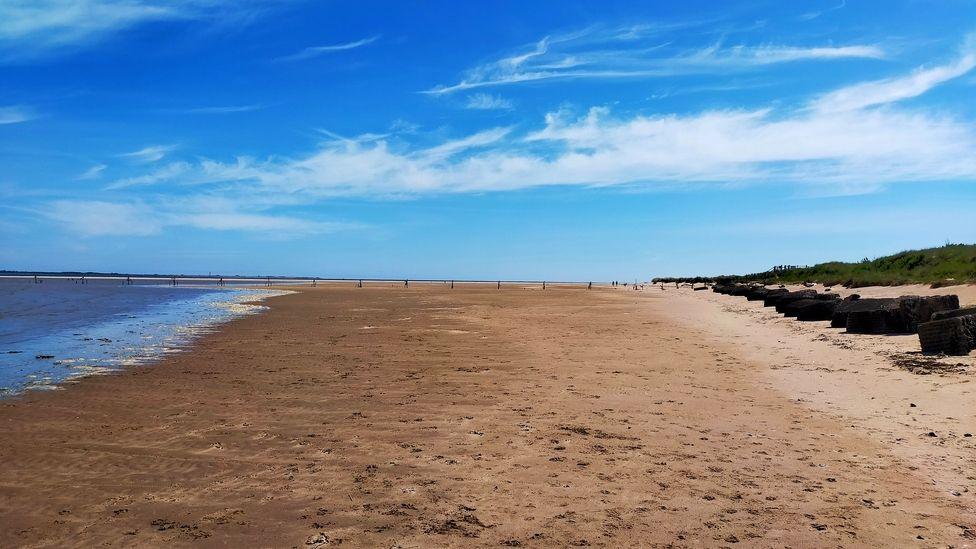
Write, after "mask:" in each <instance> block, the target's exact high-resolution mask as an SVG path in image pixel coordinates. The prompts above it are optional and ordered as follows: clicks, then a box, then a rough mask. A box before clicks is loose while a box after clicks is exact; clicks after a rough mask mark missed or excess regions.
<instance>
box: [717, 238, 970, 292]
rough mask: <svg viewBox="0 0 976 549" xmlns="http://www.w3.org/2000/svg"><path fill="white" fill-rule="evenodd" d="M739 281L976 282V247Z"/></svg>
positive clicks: (790, 270) (911, 253)
mask: <svg viewBox="0 0 976 549" xmlns="http://www.w3.org/2000/svg"><path fill="white" fill-rule="evenodd" d="M736 278H739V279H741V280H760V281H763V282H766V283H767V284H769V283H776V284H786V283H791V282H793V283H795V282H822V283H824V284H828V285H844V286H848V287H853V288H857V287H861V286H894V285H898V284H913V283H916V284H917V283H922V284H933V285H948V284H961V283H964V282H976V245H974V244H946V245H945V246H942V247H940V248H927V249H925V250H910V251H907V252H901V253H897V254H894V255H889V256H885V257H879V258H877V259H874V260H870V259H868V258H864V259H863V260H861V261H859V262H857V263H842V262H839V261H832V262H829V263H821V264H819V265H814V266H812V267H794V268H788V269H782V270H772V271H768V272H765V273H756V274H753V275H746V276H741V277H736Z"/></svg>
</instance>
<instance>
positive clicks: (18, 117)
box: [0, 105, 38, 125]
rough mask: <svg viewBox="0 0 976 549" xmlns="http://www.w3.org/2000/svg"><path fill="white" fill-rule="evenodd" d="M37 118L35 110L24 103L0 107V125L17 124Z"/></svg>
mask: <svg viewBox="0 0 976 549" xmlns="http://www.w3.org/2000/svg"><path fill="white" fill-rule="evenodd" d="M35 118H38V114H37V111H35V110H34V109H33V108H31V107H27V106H25V105H9V106H6V107H0V125H4V124H19V123H21V122H27V121H29V120H34V119H35Z"/></svg>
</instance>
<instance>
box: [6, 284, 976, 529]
mask: <svg viewBox="0 0 976 549" xmlns="http://www.w3.org/2000/svg"><path fill="white" fill-rule="evenodd" d="M878 291H879V292H883V291H892V290H891V289H887V290H878ZM942 291H943V292H945V291H953V289H948V290H942ZM967 291H970V290H968V289H967ZM861 293H862V294H864V295H868V293H867V292H863V291H862V292H861ZM901 293H905V292H901ZM970 295H971V294H970ZM968 300H969V301H970V302H972V301H974V300H973V299H968ZM269 304H270V305H271V310H270V311H268V312H266V313H264V314H262V315H259V316H254V317H248V318H243V319H240V320H236V321H234V322H232V323H230V324H229V325H227V326H226V327H225V329H223V330H220V331H219V332H217V333H215V334H211V335H208V336H206V337H204V338H203V339H202V340H201V341H199V342H198V344H197V345H196V346H195V348H194V349H193V351H192V352H189V353H183V354H179V355H176V356H173V357H170V358H168V359H167V360H165V361H164V362H163V363H161V364H158V365H156V366H153V367H147V368H138V369H132V370H129V371H127V372H124V373H121V374H118V375H112V376H104V377H95V378H89V379H85V380H83V381H81V382H78V383H75V384H72V385H70V386H69V387H67V388H66V389H65V390H62V391H55V392H49V393H31V394H28V395H25V396H22V397H19V398H16V399H13V400H8V401H3V402H2V403H0V430H2V432H0V436H2V440H3V443H2V445H0V463H2V466H3V475H2V480H0V546H2V547H21V546H47V547H74V546H83V547H91V546H96V545H129V546H147V545H193V546H232V547H324V546H330V545H332V544H339V543H342V544H343V545H351V546H370V547H393V546H402V547H431V546H452V545H477V546H498V545H509V546H517V545H521V546H538V547H547V546H553V545H557V546H566V545H607V546H624V545H626V546H646V547H657V546H660V547H667V546H676V547H685V546H687V547H701V546H736V547H738V546H760V547H783V546H790V547H822V546H844V547H857V546H864V547H947V546H954V547H968V546H973V545H976V511H974V509H976V499H974V492H976V467H974V465H976V462H974V458H976V443H974V438H976V437H966V436H964V435H965V433H970V432H976V402H974V401H973V398H972V396H973V395H972V394H971V390H972V389H971V380H972V376H971V372H972V371H976V365H974V364H973V358H972V357H967V358H962V359H954V361H952V362H953V363H961V364H962V366H961V367H959V368H958V369H959V370H961V371H953V370H954V369H953V368H946V369H943V370H940V372H941V373H936V374H930V375H919V374H918V373H913V372H911V371H909V370H907V369H904V368H903V367H900V366H898V365H897V364H898V363H899V360H900V359H901V358H903V356H902V355H908V356H909V357H911V358H917V357H916V356H915V355H912V354H911V350H912V349H917V343H914V344H913V342H912V341H911V338H910V337H908V336H895V337H883V336H847V335H845V334H842V333H839V332H838V331H836V330H834V331H831V330H830V329H829V328H826V327H825V326H824V324H825V323H803V324H801V323H797V322H795V321H788V320H784V319H781V318H779V317H777V316H776V315H774V314H773V313H771V312H770V311H768V310H763V309H762V307H761V305H760V304H757V303H747V302H746V301H745V300H744V299H742V298H732V297H729V296H720V295H716V294H712V293H710V292H691V291H690V290H669V291H660V290H658V289H650V288H649V289H647V290H646V291H643V292H635V291H630V290H625V289H619V290H611V289H594V290H592V291H586V290H584V289H567V288H550V289H549V290H546V291H542V290H540V289H538V288H533V289H527V288H517V287H508V288H505V287H503V289H502V290H496V289H495V288H494V286H491V287H459V288H457V289H455V290H453V291H452V290H450V289H448V288H447V287H444V286H439V285H416V286H415V287H411V288H409V289H404V288H393V287H367V288H363V289H356V288H351V287H349V286H320V287H318V288H314V289H308V288H306V289H304V290H303V291H301V292H300V293H296V294H292V295H286V296H282V297H277V298H273V299H272V300H270V301H269ZM917 370H918V369H917V368H916V371H917ZM911 404H915V407H911ZM930 432H931V433H934V435H935V436H928V433H930Z"/></svg>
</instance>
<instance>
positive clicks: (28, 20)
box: [0, 0, 275, 61]
mask: <svg viewBox="0 0 976 549" xmlns="http://www.w3.org/2000/svg"><path fill="white" fill-rule="evenodd" d="M273 3H275V0H242V1H231V0H4V1H3V2H0V60H6V61H10V60H19V59H24V58H32V57H36V56H39V55H46V54H50V53H53V52H61V51H65V50H74V49H77V48H80V47H84V46H87V45H89V44H92V43H95V42H97V41H99V40H102V39H104V38H106V37H109V36H112V35H114V34H117V33H119V32H121V31H124V30H126V29H129V28H131V27H135V26H137V25H139V24H143V23H149V22H153V21H173V20H211V21H213V22H219V23H226V22H227V21H230V20H235V21H246V20H248V19H249V18H251V17H252V16H253V14H254V13H257V12H260V11H261V10H263V9H264V7H265V6H266V5H271V4H273Z"/></svg>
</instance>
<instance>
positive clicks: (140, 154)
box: [119, 145, 177, 164]
mask: <svg viewBox="0 0 976 549" xmlns="http://www.w3.org/2000/svg"><path fill="white" fill-rule="evenodd" d="M176 148H177V145H151V146H148V147H143V148H141V149H139V150H138V151H132V152H128V153H124V154H120V155H119V156H121V157H122V158H129V159H132V160H135V161H137V162H145V163H147V164H148V163H152V162H158V161H160V160H162V159H163V157H165V156H166V155H167V154H169V153H171V152H173V151H174V150H176Z"/></svg>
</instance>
